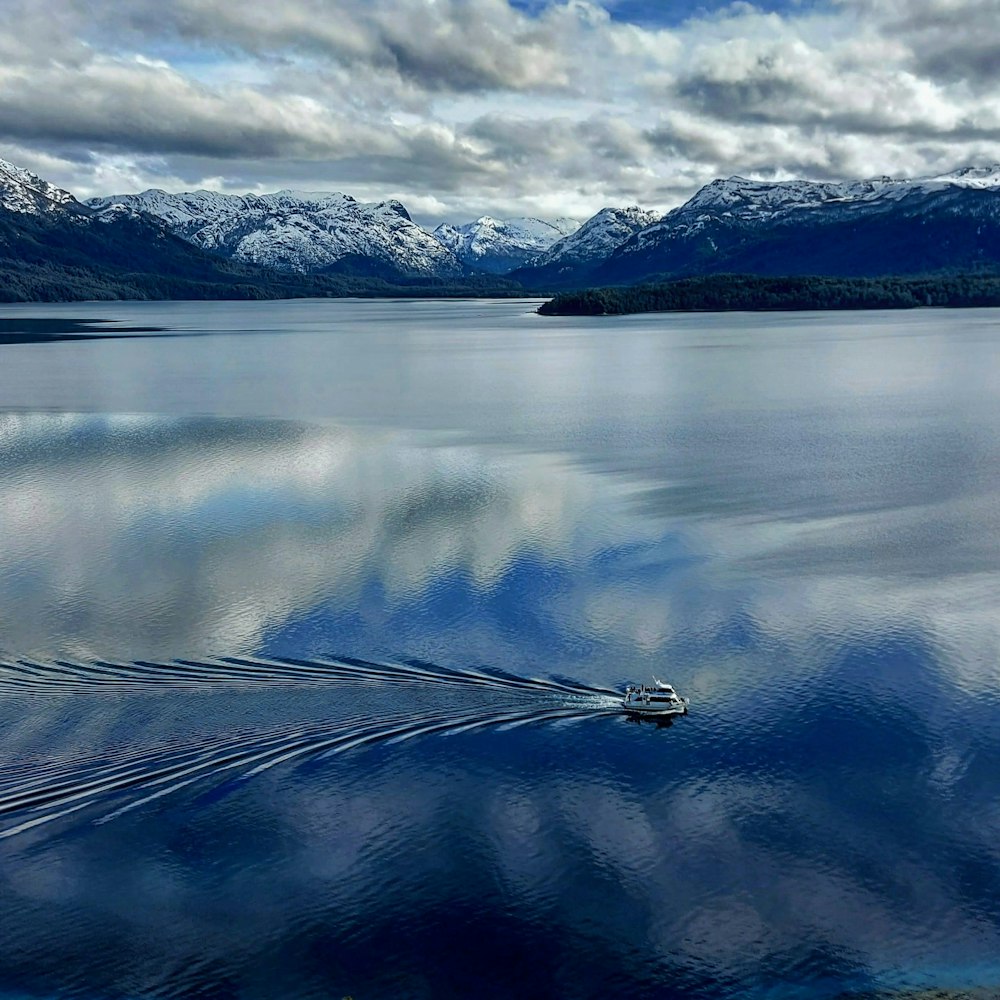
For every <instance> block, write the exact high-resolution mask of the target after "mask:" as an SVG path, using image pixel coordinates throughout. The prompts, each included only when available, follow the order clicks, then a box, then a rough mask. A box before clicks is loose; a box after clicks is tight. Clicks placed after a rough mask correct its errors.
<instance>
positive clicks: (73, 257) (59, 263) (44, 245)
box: [0, 160, 516, 301]
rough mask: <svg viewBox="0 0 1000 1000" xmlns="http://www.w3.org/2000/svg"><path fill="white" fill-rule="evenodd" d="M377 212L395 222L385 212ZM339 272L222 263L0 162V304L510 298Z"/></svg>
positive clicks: (152, 223)
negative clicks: (358, 297)
mask: <svg viewBox="0 0 1000 1000" xmlns="http://www.w3.org/2000/svg"><path fill="white" fill-rule="evenodd" d="M384 211H385V212H386V213H388V214H393V210H392V209H391V208H386V209H385V210H384ZM389 221H390V223H391V222H392V220H391V219H390V220H389ZM410 225H412V223H410ZM429 239H430V237H428V240H429ZM432 242H434V246H435V247H438V249H439V250H440V251H441V252H442V253H445V251H444V250H443V248H440V247H439V246H438V244H437V243H436V242H435V241H432ZM338 264H339V265H340V266H341V268H342V270H341V272H340V273H338V274H325V275H324V274H313V275H302V274H298V273H289V272H277V271H274V270H269V269H266V268H263V267H260V266H257V265H256V264H253V263H248V262H244V261H241V260H237V259H226V258H224V257H220V256H219V255H218V254H216V253H211V252H209V251H208V250H204V249H202V248H201V247H198V246H195V245H193V244H192V243H190V242H188V240H186V239H183V238H181V237H180V236H176V235H174V233H173V232H172V231H171V229H170V227H168V225H167V224H166V223H165V222H164V221H162V220H161V219H159V218H158V217H156V216H155V215H151V214H147V213H145V212H143V211H140V210H138V209H137V208H135V207H132V206H130V205H128V204H123V203H120V202H112V203H110V204H102V205H101V206H100V207H96V208H95V207H91V206H89V205H86V204H82V203H81V202H79V201H77V199H76V198H74V197H73V195H72V194H70V193H69V192H68V191H64V190H62V189H61V188H58V187H56V186H55V185H52V184H49V183H48V182H46V181H44V180H42V179H41V178H39V177H36V176H35V175H34V174H32V173H30V172H29V171H27V170H23V169H21V168H19V167H16V166H14V165H13V164H10V163H7V162H6V161H4V160H0V301H24V300H27V301H38V300H46V301H65V300H73V299H115V298H132V299H149V298H153V299H164V298H213V299H215V298H276V297H292V296H300V295H310V296H315V295H404V294H405V295H447V294H460V295H469V294H476V293H477V292H478V293H481V294H510V293H511V292H512V291H515V290H516V286H513V285H512V284H511V283H509V282H504V281H503V280H502V279H496V278H490V279H489V280H488V281H484V280H483V279H469V278H466V279H462V280H461V281H460V282H458V283H457V284H456V283H454V282H451V281H449V279H446V278H439V277H436V276H435V277H430V278H425V277H421V276H417V277H412V278H406V279H399V280H397V279H398V271H397V269H396V268H394V267H388V266H387V267H388V270H389V271H391V274H392V276H391V277H386V276H380V275H376V276H372V275H371V274H363V273H361V272H364V271H365V270H366V269H367V270H369V271H370V269H371V267H372V266H373V265H372V261H371V260H370V259H369V258H367V257H360V258H358V259H357V260H352V259H351V258H342V259H341V260H340V261H338ZM451 266H452V268H454V267H455V266H456V265H455V264H452V265H451Z"/></svg>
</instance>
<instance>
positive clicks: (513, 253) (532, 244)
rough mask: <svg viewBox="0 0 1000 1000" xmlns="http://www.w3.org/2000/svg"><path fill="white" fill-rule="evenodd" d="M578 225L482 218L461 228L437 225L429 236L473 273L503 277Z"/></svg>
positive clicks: (569, 220)
mask: <svg viewBox="0 0 1000 1000" xmlns="http://www.w3.org/2000/svg"><path fill="white" fill-rule="evenodd" d="M579 226H580V224H579V223H578V222H576V221H574V220H573V219H556V220H555V222H544V221H542V220H541V219H531V218H519V219H494V218H491V217H490V216H488V215H484V216H483V217H482V218H481V219H477V220H476V221H475V222H468V223H466V224H465V225H462V226H450V225H441V226H438V227H437V229H435V230H434V232H433V233H432V234H431V235H432V236H433V237H434V238H435V239H436V240H437V241H438V242H439V243H440V244H441V245H442V246H444V247H447V249H448V250H450V251H451V252H452V253H453V254H454V255H455V256H456V257H457V258H458V259H459V260H460V261H461V262H462V263H463V264H465V265H466V266H467V267H469V268H471V269H472V270H476V271H488V272H490V273H492V274H503V273H505V272H507V271H511V270H513V269H514V268H516V267H520V266H521V265H523V264H525V263H527V262H528V261H529V260H532V259H533V258H535V257H537V256H538V255H539V254H540V253H542V252H543V251H545V250H547V249H548V248H549V247H551V246H552V245H553V244H554V243H555V242H557V241H558V240H561V239H563V238H564V237H565V236H568V235H569V234H570V233H573V232H575V231H576V230H577V229H578V228H579Z"/></svg>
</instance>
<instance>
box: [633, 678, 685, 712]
mask: <svg viewBox="0 0 1000 1000" xmlns="http://www.w3.org/2000/svg"><path fill="white" fill-rule="evenodd" d="M622 708H624V709H625V711H626V712H627V713H628V714H629V715H656V716H666V715H687V710H688V699H687V698H682V697H681V696H680V695H679V694H678V693H677V692H676V691H675V690H674V689H673V686H672V685H670V684H665V683H664V682H663V681H661V680H657V678H655V677H654V678H653V683H652V684H651V685H649V684H629V686H628V687H627V688H625V697H624V698H623V699H622Z"/></svg>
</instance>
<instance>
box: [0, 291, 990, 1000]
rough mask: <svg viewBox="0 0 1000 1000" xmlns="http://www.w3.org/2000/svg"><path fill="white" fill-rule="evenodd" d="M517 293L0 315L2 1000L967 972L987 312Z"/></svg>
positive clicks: (921, 981)
mask: <svg viewBox="0 0 1000 1000" xmlns="http://www.w3.org/2000/svg"><path fill="white" fill-rule="evenodd" d="M531 306H532V304H531V303H525V302H510V301H507V302H469V303H462V302H449V303H441V302H350V301H339V302H336V301H335V302H283V303H252V304H250V303H246V304H244V303H240V304H226V303H209V304H203V303H197V304H195V303H147V304H122V303H114V304H85V305H80V304H75V305H66V306H41V305H38V306H25V307H5V308H4V309H3V315H4V316H6V317H8V318H17V317H56V318H58V317H64V318H66V319H70V318H72V319H81V318H82V319H87V318H91V319H96V318H103V319H112V320H116V321H119V322H120V323H122V324H125V325H132V326H156V327H162V328H163V329H164V331H165V332H169V333H173V334H178V333H179V334H184V335H183V336H169V337H167V336H162V337H152V338H144V339H135V340H89V341H81V342H79V343H72V342H63V343H53V344H25V345H6V346H3V347H0V362H2V363H0V997H2V998H4V1000H14V998H17V1000H24V998H35V997H38V998H42V997H46V998H51V997H59V998H61V997H80V998H86V1000H98V998H122V1000H124V998H130V1000H135V998H142V1000H145V998H151V997H162V998H181V997H183V998H187V997H205V998H244V997H246V998H275V997H289V998H300V997H302V998H305V997H317V998H319V997H340V996H346V995H351V996H353V997H355V998H357V1000H366V998H375V997H378V998H381V997H443V996H458V997H465V996H484V997H509V996H515V995H516V996H539V997H541V996H562V997H608V996H623V997H663V996H671V995H678V996H703V997H733V998H735V997H741V998H742V997H751V998H765V997H766V998H785V997H789V998H791V997H830V998H833V997H839V996H842V995H844V994H852V993H854V994H865V993H871V992H872V991H874V990H879V989H921V988H925V987H931V986H935V987H947V988H972V987H978V988H985V989H987V990H993V989H995V988H996V987H997V986H998V985H1000V957H998V956H1000V782H998V777H997V776H998V775H1000V615H998V610H1000V609H998V595H1000V392H998V386H1000V311H995V310H968V311H956V312H949V311H938V310H926V311H920V312H918V313H885V314H880V313H854V314H842V315H832V314H821V313H815V314H806V313H800V314H786V315H750V314H729V315H694V316H647V317H628V318H623V319H601V320H576V319H574V320H569V319H542V318H540V317H538V316H535V315H534V314H533V313H532V312H531ZM654 673H655V674H656V675H657V676H664V677H666V678H669V679H670V680H671V681H673V682H674V684H675V685H676V686H677V688H678V689H679V690H680V691H681V692H682V693H683V694H686V695H688V696H689V697H690V698H691V702H692V710H691V714H690V715H689V716H688V717H686V718H683V719H680V720H677V721H676V722H675V723H674V724H673V725H672V726H669V727H662V728H658V727H656V726H652V725H650V724H648V723H646V724H642V725H637V724H634V723H631V722H629V721H627V720H626V719H625V718H624V717H623V716H621V715H620V714H619V713H618V712H617V711H615V707H616V702H615V699H614V696H613V693H612V692H614V691H615V690H617V689H618V688H620V687H621V685H623V684H624V683H626V682H629V681H635V680H647V679H648V678H649V676H650V675H651V674H654Z"/></svg>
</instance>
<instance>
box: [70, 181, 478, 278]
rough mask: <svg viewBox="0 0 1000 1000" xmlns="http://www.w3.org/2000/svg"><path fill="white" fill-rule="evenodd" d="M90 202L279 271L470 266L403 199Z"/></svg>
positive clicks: (313, 196)
mask: <svg viewBox="0 0 1000 1000" xmlns="http://www.w3.org/2000/svg"><path fill="white" fill-rule="evenodd" d="M87 204H88V206H89V207H91V208H92V209H94V210H96V211H97V212H99V213H102V214H103V213H106V212H109V211H120V210H121V209H122V208H124V209H127V210H131V211H133V212H138V213H145V214H147V215H151V216H154V217H156V218H158V219H160V220H162V222H163V224H164V225H165V226H166V227H167V228H168V229H169V230H170V231H171V232H172V233H173V234H174V235H176V236H180V237H182V238H183V239H185V240H187V241H188V242H190V243H193V244H194V245H195V246H197V247H200V248H201V249H203V250H207V251H210V252H211V253H215V254H219V255H220V256H223V257H228V258H232V259H233V260H238V261H243V262H245V263H249V264H257V265H260V266H262V267H267V268H271V269H274V270H278V271H286V272H287V271H290V272H297V273H300V274H322V273H338V272H341V271H342V270H343V268H344V267H346V268H347V269H348V270H349V272H350V273H351V274H355V275H359V274H363V273H368V274H370V275H373V276H378V277H386V276H387V275H392V276H405V277H425V278H427V277H434V278H454V277H458V276H460V275H461V274H462V273H463V272H464V270H465V269H464V268H463V266H462V264H461V263H460V262H459V261H458V259H457V258H456V257H455V255H454V254H453V253H451V252H450V251H449V250H447V249H446V248H445V247H443V246H442V245H441V244H440V243H439V242H438V241H437V240H436V239H434V237H433V236H431V235H430V234H429V233H427V232H426V231H425V230H423V229H421V228H420V226H418V225H417V224H416V223H415V222H413V220H412V219H411V218H410V216H409V213H408V212H407V211H406V209H405V208H404V207H403V205H402V204H401V203H400V202H398V201H382V202H378V203H374V204H366V203H364V202H359V201H356V200H355V199H354V198H352V197H351V196H350V195H346V194H322V193H309V192H301V191H278V192H276V193H275V194H265V195H253V194H247V195H227V194H219V193H217V192H214V191H193V192H189V193H186V194H168V193H167V192H165V191H158V190H150V191H143V192H142V193H141V194H125V195H112V196H110V197H106V198H92V199H90V201H89V202H88V203H87ZM341 262H345V263H343V264H341ZM366 262H368V263H366Z"/></svg>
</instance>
